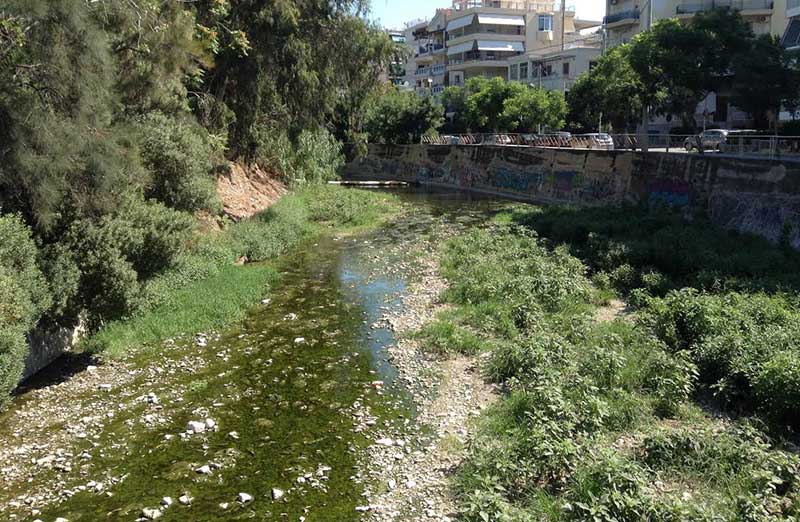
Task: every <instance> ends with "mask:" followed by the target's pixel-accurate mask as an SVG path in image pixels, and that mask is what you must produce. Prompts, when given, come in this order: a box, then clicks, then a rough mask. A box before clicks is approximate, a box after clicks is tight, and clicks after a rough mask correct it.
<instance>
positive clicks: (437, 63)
mask: <svg viewBox="0 0 800 522" xmlns="http://www.w3.org/2000/svg"><path fill="white" fill-rule="evenodd" d="M451 13H452V11H451V10H450V9H438V10H437V11H436V15H435V16H434V17H433V18H432V19H431V20H430V21H429V22H426V23H425V24H418V25H417V26H415V27H414V30H413V31H412V37H413V38H414V43H413V45H412V52H413V54H414V63H415V67H416V69H414V71H413V74H414V79H413V81H414V85H415V86H416V91H417V93H418V94H419V95H421V96H429V95H433V96H438V95H439V94H441V93H442V92H443V91H444V88H445V86H446V85H447V50H446V44H447V36H446V35H447V33H446V31H447V21H448V18H449V16H450V15H451Z"/></svg>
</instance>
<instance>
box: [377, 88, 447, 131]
mask: <svg viewBox="0 0 800 522" xmlns="http://www.w3.org/2000/svg"><path fill="white" fill-rule="evenodd" d="M443 116H444V109H443V107H442V106H441V105H439V104H437V103H435V102H434V101H432V100H431V98H428V97H420V96H417V95H416V94H415V93H413V92H400V91H398V90H397V89H396V88H394V87H391V88H388V89H386V90H385V91H384V92H382V93H377V94H376V95H375V96H374V97H373V98H372V100H371V102H370V104H369V108H368V110H367V115H366V125H365V129H366V131H367V134H368V135H369V137H370V140H372V141H375V142H383V143H419V140H420V138H421V137H422V136H423V135H426V134H432V133H434V132H436V130H437V129H438V128H439V127H441V126H442V123H443Z"/></svg>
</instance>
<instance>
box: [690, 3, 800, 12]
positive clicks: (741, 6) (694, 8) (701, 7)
mask: <svg viewBox="0 0 800 522" xmlns="http://www.w3.org/2000/svg"><path fill="white" fill-rule="evenodd" d="M790 3H791V2H790ZM773 6H774V2H773V1H772V0H705V1H704V2H686V3H684V4H680V5H678V7H677V8H676V13H677V14H695V13H702V12H703V11H712V10H714V9H730V10H732V11H766V10H770V9H772V8H773Z"/></svg>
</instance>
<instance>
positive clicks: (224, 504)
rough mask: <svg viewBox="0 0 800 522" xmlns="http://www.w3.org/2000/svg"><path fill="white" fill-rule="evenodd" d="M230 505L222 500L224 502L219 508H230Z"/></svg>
mask: <svg viewBox="0 0 800 522" xmlns="http://www.w3.org/2000/svg"><path fill="white" fill-rule="evenodd" d="M228 506H230V504H228V503H227V502H222V503H220V505H219V508H220V509H228Z"/></svg>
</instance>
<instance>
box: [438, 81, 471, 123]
mask: <svg viewBox="0 0 800 522" xmlns="http://www.w3.org/2000/svg"><path fill="white" fill-rule="evenodd" d="M467 96H468V93H467V90H466V89H464V88H463V87H455V86H450V87H446V88H445V90H444V92H443V93H442V105H443V106H444V110H445V114H446V115H447V122H445V124H444V127H443V128H442V130H443V131H444V132H448V133H453V134H464V133H466V132H467V131H468V130H469V128H468V125H467V117H466V112H467Z"/></svg>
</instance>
